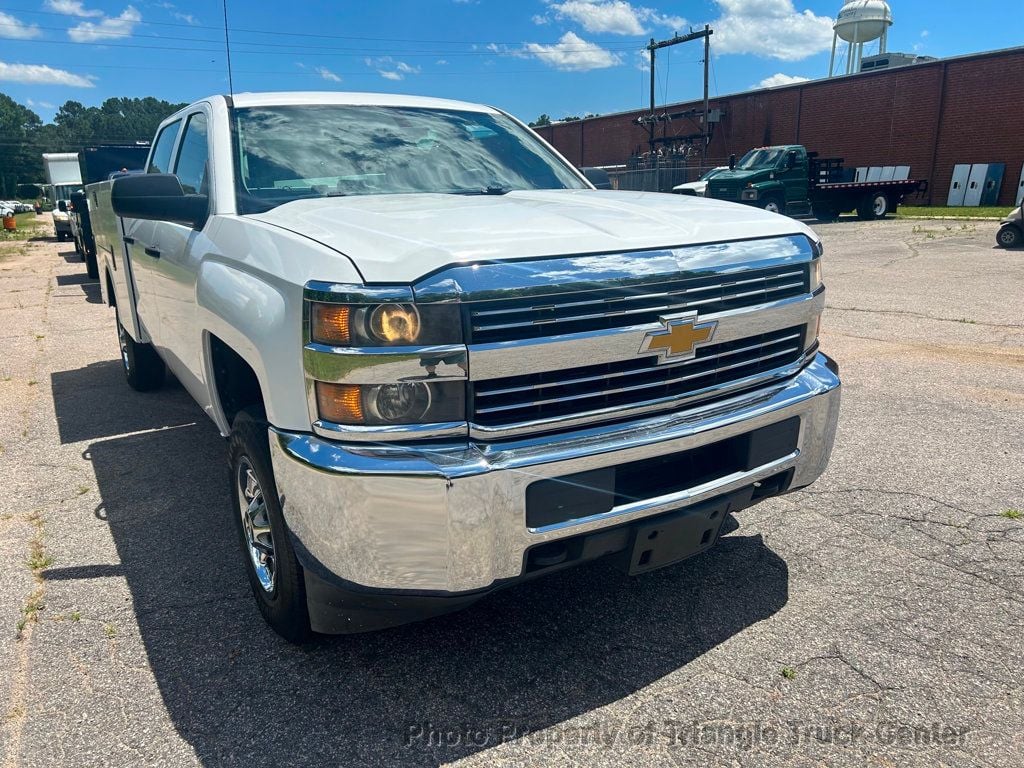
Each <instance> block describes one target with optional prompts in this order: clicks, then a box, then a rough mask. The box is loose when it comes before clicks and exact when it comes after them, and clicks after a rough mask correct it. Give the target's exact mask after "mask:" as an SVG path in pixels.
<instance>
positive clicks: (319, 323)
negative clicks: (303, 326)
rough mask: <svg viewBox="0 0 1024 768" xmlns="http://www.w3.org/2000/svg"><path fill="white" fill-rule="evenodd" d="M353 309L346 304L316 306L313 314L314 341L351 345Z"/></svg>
mask: <svg viewBox="0 0 1024 768" xmlns="http://www.w3.org/2000/svg"><path fill="white" fill-rule="evenodd" d="M351 317H352V308H351V307H348V306H345V305H344V304H314V305H313V312H312V318H311V320H312V324H313V327H312V329H311V330H312V333H311V335H312V337H313V341H316V342H319V343H320V344H350V343H351V342H352V332H351V327H350V320H351Z"/></svg>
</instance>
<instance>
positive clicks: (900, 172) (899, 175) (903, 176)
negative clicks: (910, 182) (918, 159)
mask: <svg viewBox="0 0 1024 768" xmlns="http://www.w3.org/2000/svg"><path fill="white" fill-rule="evenodd" d="M909 178H910V166H909V165H897V166H896V170H895V171H894V172H893V175H892V180H893V181H906V180H907V179H909Z"/></svg>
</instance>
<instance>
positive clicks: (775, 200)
mask: <svg viewBox="0 0 1024 768" xmlns="http://www.w3.org/2000/svg"><path fill="white" fill-rule="evenodd" d="M761 208H762V209H764V210H766V211H771V212H772V213H778V214H782V215H783V216H785V214H786V201H785V200H783V199H782V198H781V197H779V196H778V195H768V197H766V198H765V199H764V200H762V201H761Z"/></svg>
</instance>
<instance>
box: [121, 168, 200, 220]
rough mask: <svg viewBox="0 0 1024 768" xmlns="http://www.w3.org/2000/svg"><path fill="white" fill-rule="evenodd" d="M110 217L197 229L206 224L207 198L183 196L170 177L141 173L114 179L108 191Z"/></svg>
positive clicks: (177, 183)
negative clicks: (111, 211)
mask: <svg viewBox="0 0 1024 768" xmlns="http://www.w3.org/2000/svg"><path fill="white" fill-rule="evenodd" d="M110 204H111V206H112V207H113V209H114V213H116V214H117V215H118V216H123V217H124V218H126V219H149V220H152V221H173V222H175V223H176V224H186V225H188V226H190V227H192V228H193V229H200V228H201V227H202V226H203V224H205V223H206V218H207V216H208V215H209V210H210V198H209V197H207V196H206V195H186V194H185V190H183V189H182V188H181V182H180V181H178V177H177V176H175V175H174V174H173V173H143V174H139V175H138V176H122V177H121V178H119V179H114V183H113V185H112V186H111V189H110Z"/></svg>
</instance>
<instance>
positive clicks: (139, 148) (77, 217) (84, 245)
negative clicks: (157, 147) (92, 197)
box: [68, 141, 149, 278]
mask: <svg viewBox="0 0 1024 768" xmlns="http://www.w3.org/2000/svg"><path fill="white" fill-rule="evenodd" d="M147 155H149V142H148V141H139V142H134V143H132V144H103V145H100V146H95V147H86V148H85V149H83V150H82V151H81V152H79V153H78V161H79V166H80V171H81V173H80V175H81V178H82V181H83V182H84V183H85V184H95V183H96V182H99V181H105V180H108V179H112V178H114V177H116V176H120V175H123V174H127V173H132V172H139V173H141V169H142V168H144V167H145V165H146V157H147ZM68 214H69V218H70V222H71V236H72V238H73V239H74V241H75V251H76V252H77V253H78V254H80V255H81V257H82V260H83V261H84V262H85V271H86V273H87V274H88V275H89V277H93V278H95V277H98V276H99V268H98V267H97V264H96V241H95V238H94V237H93V232H92V223H91V218H90V215H89V201H88V198H87V196H86V195H85V193H84V192H83V191H75V192H73V193H72V194H71V198H70V201H69V206H68Z"/></svg>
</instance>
